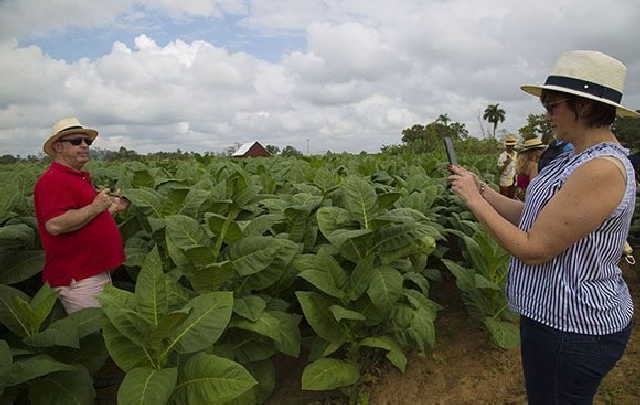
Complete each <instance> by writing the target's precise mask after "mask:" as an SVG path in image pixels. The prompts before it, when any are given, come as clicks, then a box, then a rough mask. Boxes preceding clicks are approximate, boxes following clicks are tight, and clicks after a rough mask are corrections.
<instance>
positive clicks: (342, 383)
mask: <svg viewBox="0 0 640 405" xmlns="http://www.w3.org/2000/svg"><path fill="white" fill-rule="evenodd" d="M358 379H360V372H359V371H358V367H357V366H355V365H354V364H351V363H348V362H346V361H343V360H337V359H330V358H322V359H318V360H316V361H314V362H313V363H311V364H309V365H308V366H307V367H305V368H304V371H303V372H302V389H303V390H310V391H326V390H333V389H336V388H340V387H347V386H349V385H353V384H355V383H356V382H358Z"/></svg>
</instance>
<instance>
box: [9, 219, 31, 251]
mask: <svg viewBox="0 0 640 405" xmlns="http://www.w3.org/2000/svg"><path fill="white" fill-rule="evenodd" d="M35 237H36V233H35V230H34V229H33V228H31V227H30V226H28V225H25V224H16V225H7V226H2V227H0V246H2V248H3V249H10V248H19V247H24V246H29V247H30V246H32V245H33V241H34V240H35Z"/></svg>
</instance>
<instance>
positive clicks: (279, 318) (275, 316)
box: [230, 311, 300, 357]
mask: <svg viewBox="0 0 640 405" xmlns="http://www.w3.org/2000/svg"><path fill="white" fill-rule="evenodd" d="M299 322H300V316H299V315H294V314H287V313H285V312H280V311H264V312H263V313H262V314H261V315H260V318H258V320H257V321H255V322H251V321H248V320H244V319H242V320H235V321H233V322H232V323H231V324H230V327H233V328H240V329H244V330H248V331H251V332H254V333H257V334H260V335H262V336H267V337H269V338H271V339H273V340H274V341H275V343H276V347H277V349H278V350H279V351H281V352H282V353H284V354H287V355H289V356H292V357H298V355H299V354H300V330H299V329H298V323H299Z"/></svg>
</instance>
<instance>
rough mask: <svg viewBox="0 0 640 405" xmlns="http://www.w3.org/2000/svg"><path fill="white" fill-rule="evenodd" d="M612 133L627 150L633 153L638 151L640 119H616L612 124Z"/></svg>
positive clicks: (639, 145)
mask: <svg viewBox="0 0 640 405" xmlns="http://www.w3.org/2000/svg"><path fill="white" fill-rule="evenodd" d="M613 132H614V133H615V134H616V138H618V141H620V143H622V144H623V145H624V146H626V147H627V148H629V149H633V150H634V152H637V151H638V149H640V119H631V118H617V119H616V120H615V122H614V124H613Z"/></svg>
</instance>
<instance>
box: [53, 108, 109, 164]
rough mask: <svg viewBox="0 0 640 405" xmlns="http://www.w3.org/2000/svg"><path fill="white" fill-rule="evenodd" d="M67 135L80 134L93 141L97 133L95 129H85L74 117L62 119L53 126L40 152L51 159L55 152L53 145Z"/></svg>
mask: <svg viewBox="0 0 640 405" xmlns="http://www.w3.org/2000/svg"><path fill="white" fill-rule="evenodd" d="M69 134H82V135H87V136H88V137H89V138H91V140H94V139H95V138H96V136H98V131H96V130H95V129H90V128H85V127H83V126H82V124H81V123H80V121H78V119H77V118H76V117H71V118H64V119H61V120H60V121H58V122H56V123H55V124H53V130H52V131H51V135H50V136H49V138H48V139H47V140H46V141H45V143H44V145H43V146H42V150H43V151H44V153H46V154H47V155H49V156H51V157H53V156H54V155H55V151H54V150H53V144H54V142H56V141H57V140H58V139H60V138H61V137H63V136H65V135H69Z"/></svg>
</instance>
